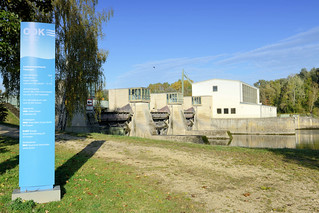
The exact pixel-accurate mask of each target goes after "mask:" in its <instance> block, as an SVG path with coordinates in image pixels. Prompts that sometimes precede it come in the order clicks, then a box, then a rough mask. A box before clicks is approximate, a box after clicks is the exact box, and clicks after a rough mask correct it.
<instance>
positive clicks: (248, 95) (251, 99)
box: [242, 84, 258, 104]
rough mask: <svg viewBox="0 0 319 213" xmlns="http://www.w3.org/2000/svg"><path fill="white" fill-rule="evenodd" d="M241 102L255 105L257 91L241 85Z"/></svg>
mask: <svg viewBox="0 0 319 213" xmlns="http://www.w3.org/2000/svg"><path fill="white" fill-rule="evenodd" d="M242 93H243V102H245V103H253V104H258V103H257V95H258V94H257V89H256V88H253V87H251V86H248V85H245V84H242Z"/></svg>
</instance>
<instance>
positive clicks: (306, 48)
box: [218, 27, 319, 66]
mask: <svg viewBox="0 0 319 213" xmlns="http://www.w3.org/2000/svg"><path fill="white" fill-rule="evenodd" d="M318 45H319V27H315V28H312V29H310V30H309V31H306V32H302V33H299V34H297V35H294V36H291V37H289V38H286V39H284V40H281V41H279V42H277V43H275V44H271V45H267V46H263V47H260V48H257V49H254V50H251V51H248V52H244V53H238V54H235V55H234V56H232V57H229V58H227V59H224V60H221V61H219V62H218V63H219V64H221V65H225V64H232V63H239V62H242V61H251V62H257V63H263V64H265V65H268V66H271V65H276V64H277V63H280V64H283V63H285V64H291V63H294V64H297V63H298V64H302V61H304V60H305V59H306V60H308V59H309V58H306V56H310V57H311V59H314V58H315V57H316V58H318ZM291 59H295V60H291Z"/></svg>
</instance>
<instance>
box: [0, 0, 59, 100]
mask: <svg viewBox="0 0 319 213" xmlns="http://www.w3.org/2000/svg"><path fill="white" fill-rule="evenodd" d="M52 9H53V8H52V5H51V0H15V1H10V0H2V1H0V72H1V75H2V78H3V85H4V87H5V89H6V94H5V95H7V96H8V95H19V88H20V22H21V21H24V22H25V21H38V22H51V21H52Z"/></svg>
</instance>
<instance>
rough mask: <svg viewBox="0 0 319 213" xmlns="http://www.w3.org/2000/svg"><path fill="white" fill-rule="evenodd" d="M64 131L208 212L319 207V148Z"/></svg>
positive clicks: (70, 141) (63, 142)
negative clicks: (83, 135) (261, 146)
mask: <svg viewBox="0 0 319 213" xmlns="http://www.w3.org/2000/svg"><path fill="white" fill-rule="evenodd" d="M63 137H65V135H64V136H63V135H61V136H60V139H58V142H59V146H63V147H66V148H68V149H75V150H78V151H80V150H83V149H84V148H85V147H87V146H88V144H90V143H91V142H92V141H95V140H99V141H103V144H102V145H101V147H99V149H98V150H97V151H96V150H95V151H94V152H95V156H96V157H99V158H102V159H105V160H106V161H107V162H118V163H120V164H123V165H126V166H131V167H134V168H135V169H136V170H137V171H139V172H140V173H141V174H143V175H146V176H148V177H150V178H152V179H153V180H154V185H155V186H156V185H158V186H160V187H164V188H165V189H166V190H167V191H170V193H181V194H184V195H185V196H186V197H188V198H190V199H191V200H193V201H195V202H198V203H200V204H201V205H203V207H204V208H205V210H206V211H207V212H212V211H213V212H214V211H216V212H223V211H230V212H233V211H239V212H271V211H280V212H286V211H287V212H317V211H319V199H318V197H319V152H318V151H315V150H294V149H247V148H239V147H226V146H208V145H200V144H192V143H181V142H168V141H157V140H149V139H142V138H132V137H119V136H107V135H102V134H90V135H87V137H86V138H82V139H81V140H79V139H77V138H70V137H69V138H66V139H63Z"/></svg>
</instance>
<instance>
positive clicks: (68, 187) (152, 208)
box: [0, 137, 203, 212]
mask: <svg viewBox="0 0 319 213" xmlns="http://www.w3.org/2000/svg"><path fill="white" fill-rule="evenodd" d="M92 143H93V144H90V145H91V146H97V147H98V146H100V145H102V144H101V143H102V142H100V141H96V142H92ZM18 149H19V148H18V140H17V139H12V138H6V137H0V153H1V154H0V209H1V212H15V211H17V212H19V211H20V210H15V209H23V210H21V211H22V212H28V211H29V212H30V210H28V209H30V206H31V205H32V203H27V204H25V203H23V202H22V203H21V202H19V201H16V202H12V201H11V194H12V191H13V190H14V189H16V188H18ZM93 154H94V153H86V152H85V151H81V152H79V153H76V152H75V151H72V150H67V149H65V148H62V147H60V146H59V145H57V146H56V163H55V165H56V184H57V185H60V186H61V189H62V194H63V196H62V199H61V201H60V202H51V203H47V204H37V205H36V206H34V207H33V208H32V211H33V212H46V211H49V212H106V211H107V212H202V211H203V210H202V209H201V207H200V206H199V205H198V204H196V203H194V202H192V201H191V200H190V199H189V198H186V197H184V196H183V195H179V194H169V193H168V192H167V191H164V190H163V189H161V188H158V187H157V185H156V183H155V181H154V180H153V179H152V178H150V177H147V176H145V175H144V174H140V173H138V172H137V171H136V170H135V168H134V167H130V166H124V165H121V164H119V163H114V162H107V161H106V160H104V159H101V158H95V157H92V155H93ZM23 205H25V206H26V207H24V206H23ZM21 211H20V212H21Z"/></svg>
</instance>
